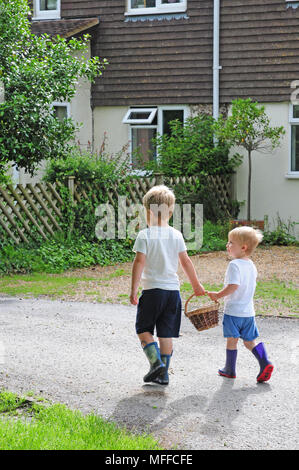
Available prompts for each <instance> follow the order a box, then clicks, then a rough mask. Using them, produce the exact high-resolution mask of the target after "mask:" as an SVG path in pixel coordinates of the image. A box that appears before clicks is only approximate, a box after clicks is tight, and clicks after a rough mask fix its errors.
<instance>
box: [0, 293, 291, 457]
mask: <svg viewBox="0 0 299 470" xmlns="http://www.w3.org/2000/svg"><path fill="white" fill-rule="evenodd" d="M135 310H136V309H135V307H133V306H123V305H109V304H92V303H84V302H62V301H49V300H40V299H39V300H34V299H33V300H32V299H30V300H29V299H26V300H22V299H17V298H3V297H2V298H0V325H1V326H0V346H2V347H1V348H0V362H1V373H0V387H3V388H6V389H9V390H11V391H14V392H18V393H28V392H29V391H32V392H34V393H35V394H37V395H39V396H43V397H45V398H49V399H51V400H52V401H55V402H61V403H65V404H67V405H68V406H70V407H71V408H76V409H80V410H82V411H83V412H84V413H86V412H95V413H98V414H100V415H102V416H104V417H106V418H109V419H112V420H114V421H117V422H118V423H121V424H125V425H127V426H128V428H130V429H136V430H138V431H149V432H152V433H153V434H154V435H155V436H156V437H157V438H159V440H160V441H161V443H162V445H163V446H164V447H166V448H170V447H171V446H177V448H179V449H180V448H181V449H188V450H192V449H297V450H298V448H299V440H298V404H299V403H298V390H299V387H298V385H299V383H298V376H299V375H298V363H299V321H298V320H296V319H286V318H258V319H257V322H258V326H259V328H260V333H261V338H260V339H261V340H262V341H264V342H265V343H266V345H267V348H268V352H269V356H270V359H271V360H272V361H273V363H274V364H275V370H274V373H273V376H272V379H271V381H270V382H269V383H264V384H257V383H256V381H255V377H256V375H257V372H258V366H257V362H256V359H255V358H254V357H253V355H251V354H250V353H249V352H248V351H247V350H245V348H244V347H243V345H241V344H240V347H239V357H238V364H237V379H236V380H229V379H224V378H222V377H219V376H218V375H217V368H218V367H219V366H222V365H223V362H224V354H225V344H224V340H223V338H222V331H221V327H218V328H214V329H212V330H208V331H205V332H201V333H198V332H197V331H196V330H195V329H194V328H193V326H192V325H191V323H190V322H189V321H188V320H187V319H186V318H185V317H183V321H182V330H181V333H182V337H181V338H179V339H177V340H175V352H174V356H173V361H172V369H171V375H170V378H171V384H170V385H169V387H166V388H161V387H160V386H158V385H154V384H152V385H151V384H149V385H144V384H143V381H142V377H143V374H144V373H145V372H147V369H148V366H147V363H146V359H145V357H144V355H143V353H142V351H141V350H140V346H139V344H138V341H137V339H136V336H135V332H134V322H135ZM1 352H2V358H1Z"/></svg>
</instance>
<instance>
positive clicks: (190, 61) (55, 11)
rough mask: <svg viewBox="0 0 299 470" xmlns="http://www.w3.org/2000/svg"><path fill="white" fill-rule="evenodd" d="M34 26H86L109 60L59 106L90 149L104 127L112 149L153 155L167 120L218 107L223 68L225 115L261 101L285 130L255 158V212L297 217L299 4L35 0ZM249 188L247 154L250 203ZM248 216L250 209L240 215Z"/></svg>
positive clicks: (77, 29)
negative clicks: (234, 105)
mask: <svg viewBox="0 0 299 470" xmlns="http://www.w3.org/2000/svg"><path fill="white" fill-rule="evenodd" d="M217 3H220V20H219V26H220V35H219V36H220V37H219V66H218V65H217V62H216V65H215V41H216V40H217V39H215V38H217V35H215V15H214V13H215V8H216V6H215V5H216V4H217ZM32 30H33V32H36V33H37V34H39V33H42V32H47V33H49V34H53V35H55V34H57V33H59V34H60V35H62V36H65V37H71V36H72V35H78V34H82V33H84V32H88V33H90V34H91V41H90V53H91V55H92V56H95V55H96V56H99V57H101V58H104V57H105V58H107V59H108V61H109V66H107V68H106V70H105V72H104V74H103V76H102V77H100V78H99V79H98V80H97V81H96V83H95V84H94V85H92V87H90V85H88V86H87V85H84V84H82V87H81V89H79V90H78V95H77V96H76V97H75V99H74V100H73V102H72V103H71V104H70V106H66V105H64V104H62V103H56V104H55V105H56V106H57V107H58V106H60V107H63V109H62V110H61V112H62V113H71V115H72V116H73V118H74V119H75V120H77V121H83V122H84V127H83V129H82V130H81V135H80V136H79V140H80V142H81V143H82V144H84V145H85V144H86V143H87V142H88V141H89V142H92V144H93V147H94V148H98V147H99V146H100V145H101V142H102V140H103V136H104V133H105V132H106V133H107V136H108V143H109V149H110V150H111V151H112V152H116V151H118V150H119V149H120V148H121V147H122V146H123V145H125V144H126V143H127V142H130V146H131V150H133V149H134V148H136V147H139V148H141V150H142V152H143V155H144V158H148V156H147V155H148V152H147V151H148V149H149V148H151V145H152V144H151V139H152V137H153V136H155V135H156V134H157V133H164V132H167V131H168V122H169V121H170V120H172V119H174V118H177V119H180V120H182V121H183V120H185V119H186V118H187V117H188V116H190V115H192V114H195V113H197V112H199V111H205V112H209V113H213V109H214V108H215V93H214V92H213V90H215V76H216V78H217V74H218V77H219V103H218V105H219V108H220V112H224V113H225V112H229V107H230V103H231V101H232V100H233V99H235V98H237V97H241V98H246V97H251V98H252V99H253V100H256V101H258V102H259V103H261V104H264V105H265V107H266V112H267V113H268V115H269V116H270V118H271V122H272V124H273V125H277V126H278V125H279V126H280V125H283V126H284V127H285V129H286V135H285V138H284V140H283V141H282V145H281V147H280V148H279V149H278V150H276V151H274V152H273V153H272V154H271V155H264V154H255V155H253V186H252V215H253V218H255V219H263V218H264V216H265V215H268V216H269V220H270V221H271V220H272V219H273V218H275V217H276V215H277V213H278V214H279V215H280V217H281V218H282V219H284V220H285V221H287V220H288V219H290V220H293V221H298V219H299V216H298V202H299V37H298V30H299V1H294V0H292V1H286V0H263V1H260V0H233V1H232V0H221V1H219V0H218V2H216V1H215V0H214V1H213V0H98V1H91V0H73V1H72V2H70V1H69V0H33V21H32ZM216 45H217V44H216ZM213 56H214V57H213ZM79 88H80V87H79ZM297 91H298V93H297ZM297 95H298V96H297ZM296 99H297V100H298V101H296ZM213 100H214V108H213ZM246 194H247V161H246V159H244V163H243V164H242V166H241V167H240V168H239V170H238V172H237V175H236V179H235V197H236V199H238V200H239V201H243V200H245V199H246ZM245 214H246V206H244V207H243V208H242V210H241V213H240V218H243V216H245ZM298 233H299V229H298Z"/></svg>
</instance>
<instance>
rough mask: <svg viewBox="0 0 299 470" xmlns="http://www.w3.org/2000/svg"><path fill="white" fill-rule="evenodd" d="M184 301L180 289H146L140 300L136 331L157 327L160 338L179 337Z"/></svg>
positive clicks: (147, 330) (152, 329)
mask: <svg viewBox="0 0 299 470" xmlns="http://www.w3.org/2000/svg"><path fill="white" fill-rule="evenodd" d="M181 316H182V301H181V296H180V291H179V290H165V289H146V290H143V291H142V293H141V296H140V298H139V301H138V306H137V316H136V325H135V326H136V333H137V334H140V333H145V332H149V333H151V334H152V335H153V334H154V330H155V328H156V332H157V336H158V337H159V338H178V337H179V332H180V326H181Z"/></svg>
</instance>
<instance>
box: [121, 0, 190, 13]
mask: <svg viewBox="0 0 299 470" xmlns="http://www.w3.org/2000/svg"><path fill="white" fill-rule="evenodd" d="M186 9H187V0H127V12H126V14H127V15H148V14H155V13H173V12H183V11H186Z"/></svg>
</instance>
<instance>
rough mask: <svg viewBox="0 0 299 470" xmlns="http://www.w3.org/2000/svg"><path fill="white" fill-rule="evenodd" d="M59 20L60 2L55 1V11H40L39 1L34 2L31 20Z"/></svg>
mask: <svg viewBox="0 0 299 470" xmlns="http://www.w3.org/2000/svg"><path fill="white" fill-rule="evenodd" d="M60 18H61V0H57V9H56V10H48V11H45V10H41V9H40V0H34V16H33V18H32V19H33V20H56V19H60Z"/></svg>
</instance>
